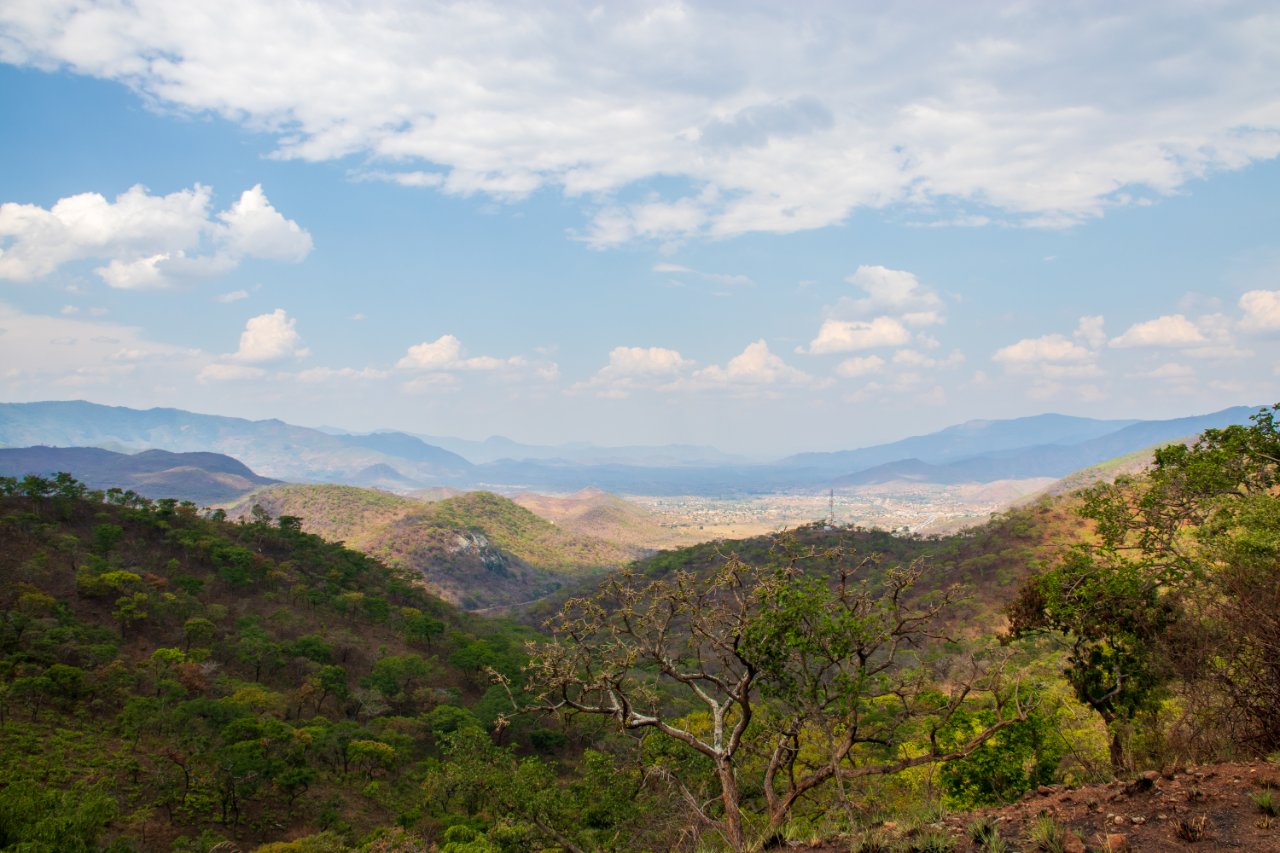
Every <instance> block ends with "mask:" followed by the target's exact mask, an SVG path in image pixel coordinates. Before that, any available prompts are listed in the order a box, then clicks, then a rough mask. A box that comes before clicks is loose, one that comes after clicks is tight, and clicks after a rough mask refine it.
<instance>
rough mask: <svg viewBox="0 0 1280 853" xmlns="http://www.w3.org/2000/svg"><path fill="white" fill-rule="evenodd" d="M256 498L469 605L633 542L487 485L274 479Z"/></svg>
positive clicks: (503, 601) (575, 568)
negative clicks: (411, 488)
mask: <svg viewBox="0 0 1280 853" xmlns="http://www.w3.org/2000/svg"><path fill="white" fill-rule="evenodd" d="M254 504H257V505H259V506H261V507H262V509H263V510H265V511H266V512H267V513H268V514H270V515H271V516H274V517H279V516H295V517H297V518H299V519H300V520H301V523H302V529H303V530H306V531H308V532H310V533H315V534H318V535H320V536H323V537H325V538H326V539H331V540H335V541H343V542H346V543H347V544H348V545H350V546H351V547H353V548H356V549H358V550H361V551H363V552H365V553H367V554H370V555H373V556H375V557H377V558H378V559H380V560H383V561H385V562H386V563H387V564H388V565H392V566H397V567H400V568H403V569H406V570H409V571H412V572H414V573H415V574H416V575H417V576H419V577H420V578H421V579H422V581H423V582H424V583H425V584H426V585H427V586H428V588H430V589H431V590H432V591H434V592H435V593H436V594H438V595H440V596H441V597H443V598H445V599H446V600H448V601H451V602H453V603H455V604H457V605H459V606H462V607H464V608H466V609H469V610H474V609H484V608H489V607H495V606H507V605H512V604H519V603H523V602H528V601H531V600H534V599H537V598H539V597H541V596H544V595H546V594H548V593H550V592H552V591H554V590H555V589H557V588H559V587H560V586H561V585H562V584H563V583H564V582H565V581H566V580H569V579H573V578H578V577H583V576H591V575H599V574H601V573H602V572H604V571H607V570H609V569H612V568H617V567H619V566H622V565H625V564H626V563H627V562H629V561H630V560H631V559H633V557H634V556H636V551H635V550H634V549H630V548H626V547H622V546H619V545H615V544H612V543H610V542H607V541H605V540H603V539H599V538H595V537H590V536H584V535H582V534H577V533H572V532H570V531H567V530H564V529H562V528H560V527H558V526H557V525H555V524H552V523H550V522H548V521H546V520H545V519H542V518H540V517H538V516H537V515H535V514H533V513H532V512H530V511H529V510H527V509H525V508H524V507H521V506H519V505H517V504H516V503H514V502H512V501H510V500H508V499H506V498H504V497H501V496H499V495H495V494H493V493H492V492H467V493H465V494H462V495H458V496H456V497H451V498H447V499H445V500H439V501H434V502H429V503H423V502H419V501H412V500H408V499H405V498H400V497H396V496H394V495H390V494H387V493H385V492H378V491H374V490H370V489H359V488H354V487H351V486H277V487H272V488H269V489H265V490H263V491H261V492H258V493H256V494H254V495H253V496H251V497H250V498H249V499H247V500H245V501H244V502H242V503H241V504H239V505H237V506H236V507H234V508H233V509H232V510H231V515H233V516H238V515H242V514H248V513H249V512H250V511H251V509H252V506H253V505H254Z"/></svg>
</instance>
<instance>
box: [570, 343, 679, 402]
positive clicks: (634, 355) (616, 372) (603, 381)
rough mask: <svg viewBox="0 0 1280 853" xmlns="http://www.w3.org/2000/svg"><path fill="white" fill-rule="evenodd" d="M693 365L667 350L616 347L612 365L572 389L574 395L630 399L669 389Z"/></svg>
mask: <svg viewBox="0 0 1280 853" xmlns="http://www.w3.org/2000/svg"><path fill="white" fill-rule="evenodd" d="M693 365H694V362H693V361H692V360H690V359H687V358H685V357H684V356H682V355H681V354H680V353H679V352H677V351H676V350H673V349H667V348H665V347H627V346H620V347H614V348H613V349H612V350H610V351H609V363H608V364H606V365H605V366H604V367H602V368H600V369H599V370H598V371H596V373H595V375H594V376H592V377H591V378H590V379H588V380H587V381H585V382H580V383H578V384H576V385H574V386H573V387H572V388H570V389H569V390H570V392H571V393H577V392H580V391H594V392H595V393H596V394H598V395H600V396H602V397H627V396H629V395H631V394H632V393H634V392H636V391H640V390H645V389H653V388H662V387H664V386H667V385H669V384H670V383H671V382H672V381H673V380H675V379H676V378H677V377H678V376H679V375H680V374H681V373H684V372H685V371H687V370H688V369H690V368H692V367H693Z"/></svg>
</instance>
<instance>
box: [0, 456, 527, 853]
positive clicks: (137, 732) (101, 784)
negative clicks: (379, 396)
mask: <svg viewBox="0 0 1280 853" xmlns="http://www.w3.org/2000/svg"><path fill="white" fill-rule="evenodd" d="M4 491H5V492H6V494H7V496H5V497H2V498H0V579H2V582H0V610H2V611H3V622H0V632H2V633H0V654H2V655H3V658H2V659H0V679H2V686H0V722H2V723H3V726H2V727H0V764H2V765H3V766H4V767H5V772H4V777H5V778H4V782H5V785H4V786H3V787H0V816H2V817H0V826H2V828H0V849H11V845H14V844H18V843H20V842H24V843H26V842H29V843H33V844H36V845H37V846H35V847H24V848H23V849H32V850H50V851H54V850H57V851H67V850H77V849H97V846H96V845H102V844H108V843H112V842H113V840H114V843H115V847H116V848H117V849H122V850H123V849H148V850H167V849H170V848H171V847H172V848H173V849H186V850H207V849H209V847H210V846H211V845H212V843H214V842H216V841H217V840H218V839H219V838H231V839H250V840H256V841H265V840H268V839H271V838H282V837H287V836H291V835H296V834H299V833H300V832H303V831H320V830H329V831H330V832H334V833H337V834H338V835H339V836H341V837H342V838H349V839H358V838H361V837H363V836H365V835H367V834H368V833H369V832H371V831H372V830H373V829H374V828H376V827H392V826H395V825H396V824H397V823H401V824H418V823H420V822H423V821H425V822H426V823H425V825H428V826H429V825H431V817H430V810H431V806H430V804H429V803H427V802H425V801H424V800H423V798H422V796H421V793H420V790H419V786H420V785H421V782H422V779H423V776H424V774H425V773H426V772H427V771H428V768H429V766H430V762H431V761H432V760H433V759H432V756H438V755H439V750H440V748H441V744H442V742H443V739H444V738H446V737H447V736H448V734H449V733H450V732H453V731H455V730H457V729H458V728H459V727H460V726H463V725H464V724H465V725H476V726H481V727H490V726H492V725H493V723H494V722H495V720H496V719H497V718H498V715H499V714H500V713H501V712H502V710H503V707H504V696H503V695H502V694H501V692H500V691H498V692H495V691H494V690H493V689H492V687H491V685H490V683H489V681H488V680H487V678H486V677H485V676H484V675H483V673H482V670H483V668H484V667H488V666H492V667H495V668H496V669H497V670H499V671H502V672H506V673H508V674H511V675H515V674H517V673H518V671H519V668H520V665H521V663H522V661H523V654H522V652H521V650H520V644H521V640H522V639H523V638H524V636H527V634H524V632H523V631H522V630H521V629H517V628H515V627H513V626H511V625H509V624H506V623H503V622H500V621H494V620H477V619H475V618H471V617H467V616H465V615H464V614H462V613H460V612H458V611H457V610H455V609H454V608H453V607H451V606H450V605H448V604H446V603H444V602H442V601H440V600H439V599H437V598H435V597H433V596H431V595H429V594H428V593H426V592H424V591H423V590H422V589H421V588H420V587H419V586H418V585H417V584H416V583H415V582H414V579H413V578H412V576H411V575H409V574H407V573H405V572H403V571H399V570H392V569H388V568H386V567H384V566H383V565H382V564H380V563H378V562H376V561H374V560H372V559H369V558H368V557H365V556H364V555H362V554H359V553H356V552H353V551H350V550H346V549H344V548H342V547H340V546H338V545H332V544H329V543H327V542H325V541H323V540H322V539H320V538H319V537H317V536H312V535H309V534H305V533H302V532H300V531H299V529H298V524H297V519H296V518H288V517H285V518H281V519H279V521H278V522H270V523H269V522H268V521H267V520H266V519H265V518H262V519H260V520H258V521H255V522H252V523H241V524H235V523H229V522H225V521H219V520H210V519H205V518H201V517H199V516H198V515H197V514H196V510H195V507H194V506H193V505H191V504H180V503H178V502H176V501H172V500H162V501H157V502H151V501H148V500H146V499H143V498H140V497H138V496H136V495H134V494H132V493H121V492H119V491H118V490H117V491H115V492H113V493H111V494H106V495H104V494H102V493H89V492H86V490H85V489H84V487H83V486H81V485H79V484H77V483H76V482H75V481H73V480H71V479H70V478H59V479H58V480H57V481H49V480H40V479H37V478H28V479H27V480H24V481H22V482H21V483H15V482H14V481H8V482H7V484H6V486H5V489H4ZM530 736H536V730H534V729H531V728H530V726H528V725H518V726H516V727H515V728H514V729H512V730H510V731H509V732H508V734H507V736H506V737H507V739H508V740H510V741H513V742H520V743H525V744H528V743H529V738H530Z"/></svg>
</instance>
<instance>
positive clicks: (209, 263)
mask: <svg viewBox="0 0 1280 853" xmlns="http://www.w3.org/2000/svg"><path fill="white" fill-rule="evenodd" d="M212 206H213V192H212V190H211V189H210V188H209V187H206V186H203V185H201V184H196V185H195V186H194V187H192V188H191V189H184V190H179V191H177V192H173V193H169V194H168V195H163V196H157V195H151V194H150V192H148V190H147V189H146V188H145V187H143V186H140V185H139V186H134V187H131V188H130V189H128V190H126V191H125V192H123V193H121V194H119V195H118V196H116V197H115V199H114V200H112V201H109V200H107V198H106V197H105V196H103V195H101V194H99V193H93V192H89V193H81V194H79V195H74V196H68V197H66V198H63V199H59V200H58V201H57V202H55V203H54V204H53V205H52V206H51V207H49V208H48V209H45V208H43V207H40V206H38V205H34V204H19V203H16V202H6V203H4V204H0V278H7V279H10V280H13V281H33V280H36V279H39V278H42V277H44V276H47V275H49V274H51V273H53V272H54V271H55V270H57V269H58V268H59V267H61V266H62V265H63V264H66V263H71V262H74V261H81V260H97V261H101V262H103V263H102V265H101V266H98V267H96V268H95V270H94V271H95V272H96V273H97V274H98V276H99V277H100V278H101V279H102V280H103V281H104V282H106V284H108V285H109V286H111V287H115V288H120V289H145V288H160V287H168V286H170V285H172V284H174V283H175V282H177V281H180V280H182V279H187V278H200V277H208V276H212V275H218V274H220V273H225V272H227V271H229V270H231V269H234V268H235V267H236V266H238V265H239V264H240V262H241V261H242V260H243V259H245V258H263V259H268V260H279V261H300V260H302V259H303V258H305V257H306V256H307V254H308V253H309V252H310V251H311V236H310V235H309V234H308V233H307V232H306V231H305V230H303V229H302V227H301V226H299V225H298V224H297V223H296V222H293V221H291V220H288V219H286V218H285V217H284V216H282V215H281V214H280V212H279V211H277V210H276V209H275V208H274V207H272V206H271V203H270V202H269V201H268V200H267V197H266V195H265V194H264V193H263V191H262V187H261V186H254V187H252V188H250V189H247V190H245V191H244V192H243V193H242V194H241V195H240V198H239V199H238V200H237V201H236V202H235V203H234V204H232V205H231V207H229V208H228V209H226V210H224V211H221V212H219V213H217V214H211V210H212Z"/></svg>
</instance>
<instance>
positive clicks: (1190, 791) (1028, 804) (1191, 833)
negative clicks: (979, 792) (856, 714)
mask: <svg viewBox="0 0 1280 853" xmlns="http://www.w3.org/2000/svg"><path fill="white" fill-rule="evenodd" d="M1267 789H1271V791H1272V792H1273V796H1274V799H1275V802H1276V804H1277V805H1278V806H1280V766H1278V765H1276V764H1272V763H1268V762H1263V761H1258V762H1252V763H1231V764H1213V765H1204V766H1199V767H1176V768H1167V769H1166V770H1165V771H1164V772H1163V773H1160V772H1155V771H1151V772H1149V773H1146V774H1144V775H1141V776H1139V777H1138V778H1137V779H1135V780H1133V781H1129V782H1112V783H1110V784H1105V785H1086V786H1083V787H1079V788H1067V787H1064V786H1061V785H1056V786H1052V787H1041V788H1039V789H1037V790H1036V791H1029V792H1027V794H1026V795H1024V797H1023V799H1022V800H1020V801H1019V802H1017V803H1014V804H1013V805H1009V806H1003V807H1000V808H991V809H983V810H980V811H977V812H967V813H961V814H954V815H948V816H947V817H946V818H945V819H944V820H943V821H942V822H941V823H939V824H937V825H935V826H934V827H933V828H934V829H943V830H945V831H947V832H948V833H949V834H950V835H951V836H952V837H953V838H954V839H956V842H957V843H956V850H957V851H960V853H969V851H977V850H980V849H981V848H980V847H979V845H977V844H975V843H973V842H972V841H970V840H969V838H968V836H967V834H966V831H965V830H966V827H968V826H969V825H970V824H971V823H972V822H973V821H974V820H975V818H979V817H987V818H989V819H991V820H993V821H994V822H995V825H996V827H997V829H998V831H999V833H1000V836H1001V837H1002V838H1003V839H1004V840H1005V842H1007V845H1008V848H1007V849H1008V850H1010V851H1036V850H1040V849H1043V848H1040V847H1037V846H1036V844H1035V843H1034V842H1032V841H1031V839H1030V838H1029V837H1028V832H1029V830H1030V828H1031V825H1032V823H1033V822H1034V821H1035V819H1036V818H1037V817H1038V816H1039V815H1042V814H1047V815H1050V816H1051V817H1053V818H1054V819H1055V820H1056V821H1057V822H1058V823H1059V824H1060V825H1061V826H1062V827H1063V828H1065V829H1066V830H1068V831H1069V832H1068V834H1067V837H1066V844H1065V845H1064V847H1063V848H1062V849H1063V851H1064V853H1086V851H1088V853H1126V851H1128V853H1158V852H1159V851H1178V850H1194V851H1203V853H1209V851H1216V850H1244V851H1258V853H1272V851H1274V853H1280V817H1275V816H1269V815H1267V814H1265V813H1264V812H1263V810H1262V809H1261V808H1259V806H1258V804H1257V803H1255V802H1254V800H1253V799H1252V796H1251V795H1255V794H1259V793H1261V792H1263V791H1265V790H1267ZM887 828H888V829H892V827H887ZM857 847H858V844H857V842H846V843H844V844H840V845H833V844H826V845H822V846H821V847H819V848H817V849H819V850H823V851H829V853H835V851H837V850H839V851H842V853H849V851H850V850H851V849H852V850H855V851H856V850H857Z"/></svg>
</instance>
